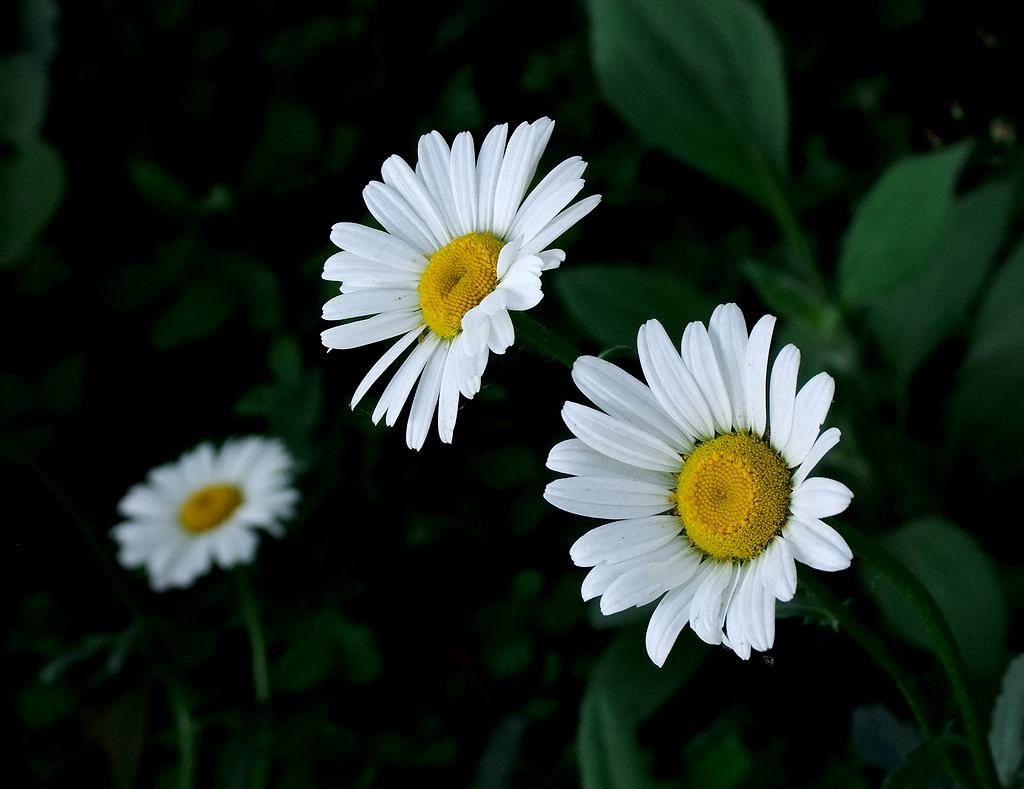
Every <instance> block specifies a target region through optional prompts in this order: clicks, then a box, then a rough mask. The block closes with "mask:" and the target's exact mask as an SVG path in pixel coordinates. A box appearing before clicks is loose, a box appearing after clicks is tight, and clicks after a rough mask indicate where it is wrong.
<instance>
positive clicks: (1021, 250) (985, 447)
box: [951, 246, 1024, 480]
mask: <svg viewBox="0 0 1024 789" xmlns="http://www.w3.org/2000/svg"><path fill="white" fill-rule="evenodd" d="M1022 303H1024V246H1020V247H1018V248H1017V249H1016V250H1015V251H1014V252H1013V253H1012V254H1011V255H1010V258H1009V260H1007V261H1006V263H1005V264H1004V265H1003V266H1002V268H1001V269H1000V270H999V271H998V272H997V273H996V276H995V278H994V279H993V280H992V283H991V285H990V286H989V288H988V292H987V293H986V294H985V296H984V298H983V300H982V304H981V309H980V311H979V313H978V317H977V319H976V321H975V323H974V327H973V329H972V331H971V341H970V348H969V350H968V353H967V359H966V360H965V361H964V364H963V367H962V368H961V369H960V371H959V373H958V375H957V385H956V391H955V393H954V395H953V401H952V411H951V417H952V422H953V435H954V436H955V437H957V438H959V439H960V440H961V441H963V442H966V443H967V444H969V446H970V447H971V449H972V451H973V455H974V457H975V458H976V459H977V462H978V464H979V465H980V467H981V468H982V469H983V470H984V471H985V473H986V474H987V475H988V476H990V477H991V478H993V479H998V480H1005V479H1009V478H1011V477H1013V476H1014V475H1016V474H1019V473H1020V472H1021V471H1022V470H1024V452H1021V446H1022V442H1024V411H1022V410H1021V409H1020V407H1019V403H1020V393H1021V392H1022V391H1024V364H1021V359H1022V358H1024V312H1022V311H1021V308H1020V305H1021V304H1022ZM994 414H998V422H997V425H995V426H994V425H993V424H992V422H991V420H992V416H993V415H994Z"/></svg>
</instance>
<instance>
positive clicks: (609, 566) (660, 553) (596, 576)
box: [580, 542, 679, 600]
mask: <svg viewBox="0 0 1024 789" xmlns="http://www.w3.org/2000/svg"><path fill="white" fill-rule="evenodd" d="M677 553H679V546H678V545H676V543H675V542H670V543H669V544H668V545H663V546H662V547H661V548H656V549H655V550H653V551H651V552H650V553H646V554H644V555H643V556H637V557H635V558H633V559H627V560H626V561H624V562H602V563H601V564H599V565H597V566H595V567H594V568H593V569H592V570H591V571H590V572H589V573H587V576H586V578H584V579H583V585H582V587H581V588H580V594H581V595H582V596H583V599H584V600H592V599H593V598H595V597H597V596H599V595H602V594H604V593H605V591H606V590H607V589H608V587H609V586H611V585H612V584H613V583H615V581H617V580H618V579H619V578H621V577H622V576H623V575H625V574H626V573H628V572H630V571H631V570H633V569H635V568H637V567H643V566H644V565H645V564H650V563H652V562H654V563H657V562H661V561H663V560H664V559H668V558H670V557H672V556H675V555H676V554H677Z"/></svg>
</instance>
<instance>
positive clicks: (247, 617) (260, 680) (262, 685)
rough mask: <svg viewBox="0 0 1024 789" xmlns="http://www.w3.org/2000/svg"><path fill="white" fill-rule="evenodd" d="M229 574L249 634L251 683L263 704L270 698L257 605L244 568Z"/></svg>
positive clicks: (264, 648)
mask: <svg viewBox="0 0 1024 789" xmlns="http://www.w3.org/2000/svg"><path fill="white" fill-rule="evenodd" d="M231 574H232V575H233V576H234V579H235V588H236V589H237V590H238V602H239V605H240V606H241V609H242V619H243V620H244V621H245V629H246V632H247V633H248V634H249V650H250V652H251V653H252V683H253V688H254V690H255V692H256V702H257V703H258V704H260V705H264V704H266V703H267V702H268V701H269V700H270V678H269V675H268V674H267V647H266V641H265V639H264V637H263V625H262V624H261V623H260V612H259V607H258V606H257V604H256V596H255V594H253V590H252V584H250V583H249V578H248V576H247V575H246V572H245V570H243V569H242V568H235V570H234V571H233V572H232V573H231Z"/></svg>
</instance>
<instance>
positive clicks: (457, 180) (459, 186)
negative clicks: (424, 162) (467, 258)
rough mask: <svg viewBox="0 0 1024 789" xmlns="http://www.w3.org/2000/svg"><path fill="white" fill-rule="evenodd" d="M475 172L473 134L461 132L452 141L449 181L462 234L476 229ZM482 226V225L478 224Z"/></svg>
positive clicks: (458, 225) (456, 217)
mask: <svg viewBox="0 0 1024 789" xmlns="http://www.w3.org/2000/svg"><path fill="white" fill-rule="evenodd" d="M476 179H477V173H476V154H475V153H474V151H473V135H472V134H470V133H469V132H462V133H461V134H459V135H458V136H457V137H456V138H455V142H454V143H452V158H451V182H452V193H453V194H454V196H455V219H456V223H457V227H458V229H459V232H460V233H461V234H463V235H465V234H467V233H472V232H473V231H474V230H476V229H477V210H478V209H477V201H478V199H477V180H476ZM480 227H484V225H480Z"/></svg>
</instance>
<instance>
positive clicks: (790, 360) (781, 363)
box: [768, 345, 800, 452]
mask: <svg viewBox="0 0 1024 789" xmlns="http://www.w3.org/2000/svg"><path fill="white" fill-rule="evenodd" d="M799 370H800V349H799V348H797V347H796V346H795V345H787V346H786V347H785V348H783V349H782V350H781V351H779V355H778V356H776V357H775V364H773V365H772V380H771V384H770V386H769V390H770V394H769V397H768V401H769V410H768V417H769V419H771V434H770V436H771V443H772V446H773V447H775V449H777V450H778V451H779V452H781V451H782V450H783V449H784V448H785V446H786V442H787V441H789V434H790V432H791V431H792V429H793V402H794V400H795V399H796V376H797V372H799Z"/></svg>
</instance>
